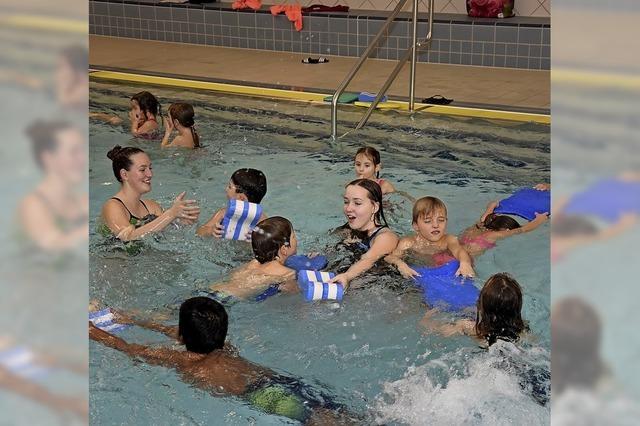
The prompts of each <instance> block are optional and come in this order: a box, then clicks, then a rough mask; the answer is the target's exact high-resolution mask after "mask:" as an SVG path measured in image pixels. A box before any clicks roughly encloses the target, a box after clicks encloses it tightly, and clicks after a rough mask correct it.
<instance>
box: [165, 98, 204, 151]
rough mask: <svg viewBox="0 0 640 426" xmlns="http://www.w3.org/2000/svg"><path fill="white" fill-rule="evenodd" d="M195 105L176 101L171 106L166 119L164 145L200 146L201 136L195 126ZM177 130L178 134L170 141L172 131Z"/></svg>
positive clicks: (191, 147)
mask: <svg viewBox="0 0 640 426" xmlns="http://www.w3.org/2000/svg"><path fill="white" fill-rule="evenodd" d="M194 115H195V113H194V112H193V107H192V106H191V105H189V104H186V103H174V104H171V106H170V107H169V114H168V115H167V119H166V120H165V131H164V137H163V138H162V144H161V146H162V147H169V146H176V147H183V148H190V149H193V148H200V137H199V136H198V133H197V132H196V131H195V128H194V124H195V123H194V121H193V117H194ZM174 130H177V132H178V135H177V136H176V137H175V138H173V140H172V141H171V142H169V138H170V137H171V133H172V132H173V131H174Z"/></svg>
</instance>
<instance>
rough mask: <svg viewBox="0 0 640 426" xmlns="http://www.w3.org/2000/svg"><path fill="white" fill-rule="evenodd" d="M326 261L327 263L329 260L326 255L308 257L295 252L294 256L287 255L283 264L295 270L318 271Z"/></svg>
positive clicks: (325, 264)
mask: <svg viewBox="0 0 640 426" xmlns="http://www.w3.org/2000/svg"><path fill="white" fill-rule="evenodd" d="M327 263H329V261H328V260H327V257H326V256H322V255H318V256H315V257H309V256H305V255H303V254H297V255H295V256H289V257H287V260H285V261H284V266H286V267H287V268H291V269H295V270H296V271H301V270H303V269H308V270H313V271H318V270H320V269H322V268H324V267H325V266H327Z"/></svg>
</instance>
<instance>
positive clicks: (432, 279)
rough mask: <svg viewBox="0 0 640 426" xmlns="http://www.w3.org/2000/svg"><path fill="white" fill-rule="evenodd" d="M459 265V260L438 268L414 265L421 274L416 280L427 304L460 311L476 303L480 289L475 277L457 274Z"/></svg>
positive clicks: (446, 309)
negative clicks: (457, 275) (474, 282)
mask: <svg viewBox="0 0 640 426" xmlns="http://www.w3.org/2000/svg"><path fill="white" fill-rule="evenodd" d="M459 267H460V262H459V261H457V260H454V261H451V262H449V263H445V264H444V265H442V266H439V267H437V268H429V267H424V266H417V267H413V269H414V270H415V271H416V272H418V273H419V274H420V276H419V277H416V278H415V280H416V283H417V284H418V285H419V286H420V287H421V288H422V291H423V298H424V301H425V303H426V304H427V305H429V306H430V307H432V308H440V309H442V310H445V311H460V310H463V309H465V308H469V307H472V306H475V305H476V302H477V301H478V295H479V294H480V291H479V290H478V289H477V288H476V287H475V285H474V284H473V279H471V278H463V277H456V276H455V273H456V271H457V270H458V268H459Z"/></svg>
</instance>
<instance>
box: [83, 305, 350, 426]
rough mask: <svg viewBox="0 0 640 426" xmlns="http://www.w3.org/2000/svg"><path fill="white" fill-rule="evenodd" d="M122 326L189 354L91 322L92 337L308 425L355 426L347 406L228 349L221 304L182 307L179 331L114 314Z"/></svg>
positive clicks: (223, 392) (106, 344)
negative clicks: (163, 340)
mask: <svg viewBox="0 0 640 426" xmlns="http://www.w3.org/2000/svg"><path fill="white" fill-rule="evenodd" d="M115 317H116V320H117V322H119V323H127V322H128V323H132V324H136V325H138V326H141V327H145V328H148V329H150V330H153V331H157V332H159V333H163V334H165V335H166V336H167V337H169V338H171V339H173V340H177V341H178V342H179V343H181V344H184V346H185V348H186V350H180V349H174V348H173V347H149V346H145V345H141V344H134V343H127V342H126V341H124V340H123V339H121V338H119V337H116V336H114V335H112V334H110V333H107V332H106V331H103V330H100V329H99V328H97V327H95V326H94V325H93V324H92V323H89V337H90V338H91V339H92V340H94V341H97V342H100V343H102V344H103V345H105V346H109V347H111V348H113V349H117V350H119V351H121V352H124V353H126V354H127V355H129V356H131V357H132V358H142V359H143V360H145V361H146V362H147V363H149V364H153V365H162V366H164V367H167V368H175V369H176V370H177V371H178V372H179V373H180V374H181V375H182V376H183V377H184V379H185V381H187V382H189V383H195V384H196V385H197V386H199V387H201V388H204V389H207V390H211V391H212V392H213V393H214V394H215V395H220V394H221V393H222V394H226V395H232V396H237V397H240V398H242V399H244V400H247V401H248V402H249V403H250V404H252V405H253V406H254V407H256V408H258V409H260V410H262V411H264V412H266V413H269V414H275V415H280V416H285V417H289V418H291V419H293V420H297V421H300V422H303V423H304V424H317V425H323V424H356V419H354V418H353V417H352V415H350V414H349V413H347V412H346V410H345V409H344V407H342V406H341V405H339V404H336V403H333V402H332V401H331V396H330V395H326V394H325V393H324V392H322V391H320V390H317V389H314V388H311V387H310V386H308V385H305V384H304V383H302V382H301V381H299V380H297V379H295V378H293V377H289V376H284V375H281V374H278V373H276V372H275V371H273V370H270V369H268V368H265V367H262V366H259V365H257V364H254V363H252V362H250V361H247V360H246V359H244V358H242V357H240V356H239V355H238V352H237V350H235V349H234V348H233V347H232V346H231V345H229V344H225V339H226V336H227V328H228V316H227V312H226V311H225V309H224V306H222V305H221V304H220V303H218V302H216V301H215V300H212V299H209V298H207V297H194V298H191V299H188V300H186V301H185V302H184V303H182V305H181V306H180V314H179V322H178V326H177V327H171V326H165V325H162V324H156V323H154V322H151V321H143V320H136V319H133V318H129V317H127V316H125V315H122V314H120V313H115Z"/></svg>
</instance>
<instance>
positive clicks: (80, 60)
mask: <svg viewBox="0 0 640 426" xmlns="http://www.w3.org/2000/svg"><path fill="white" fill-rule="evenodd" d="M60 57H61V58H62V59H63V60H64V61H65V62H66V63H67V64H69V66H70V67H71V69H73V70H74V71H75V72H78V73H84V74H86V73H87V69H88V68H89V50H88V49H87V48H86V47H84V46H81V45H79V44H76V45H73V46H67V47H65V48H63V49H62V50H61V51H60Z"/></svg>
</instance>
